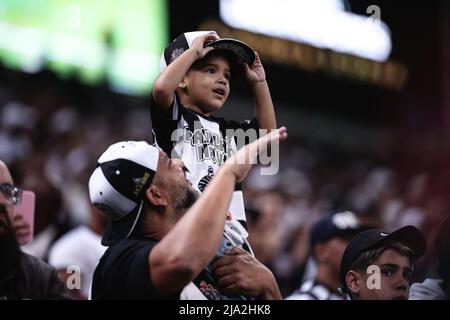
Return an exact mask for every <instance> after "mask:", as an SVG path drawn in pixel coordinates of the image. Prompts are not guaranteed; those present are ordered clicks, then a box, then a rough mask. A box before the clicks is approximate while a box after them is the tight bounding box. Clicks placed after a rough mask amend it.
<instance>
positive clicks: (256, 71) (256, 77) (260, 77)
mask: <svg viewBox="0 0 450 320" xmlns="http://www.w3.org/2000/svg"><path fill="white" fill-rule="evenodd" d="M244 72H245V78H246V79H247V81H248V82H250V83H256V82H264V81H266V72H265V71H264V67H263V65H262V63H261V59H260V58H259V54H258V52H255V62H254V63H253V64H252V65H251V66H249V65H248V64H247V63H244Z"/></svg>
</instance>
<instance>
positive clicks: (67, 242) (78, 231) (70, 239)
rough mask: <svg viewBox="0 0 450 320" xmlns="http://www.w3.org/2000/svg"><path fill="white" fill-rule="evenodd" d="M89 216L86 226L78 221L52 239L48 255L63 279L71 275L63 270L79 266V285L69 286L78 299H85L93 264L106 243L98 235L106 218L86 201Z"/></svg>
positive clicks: (103, 228)
mask: <svg viewBox="0 0 450 320" xmlns="http://www.w3.org/2000/svg"><path fill="white" fill-rule="evenodd" d="M90 216H91V219H90V220H91V221H90V223H89V225H88V226H84V225H81V226H79V227H77V228H75V229H73V230H71V231H69V232H68V233H66V234H65V235H64V236H62V237H61V238H60V239H58V241H56V242H55V243H54V245H53V246H52V248H51V249H50V253H49V259H48V261H49V264H50V265H52V266H53V267H55V268H56V270H57V272H58V276H59V278H60V279H61V280H63V282H64V283H66V281H67V280H68V278H69V276H70V275H71V273H70V272H67V270H68V267H69V266H76V267H77V268H79V270H80V272H81V274H80V275H81V284H80V285H81V288H79V289H77V288H74V289H72V290H70V292H71V293H72V295H73V297H74V298H75V299H78V300H86V299H88V297H89V290H90V287H91V282H92V276H93V275H94V270H95V267H96V266H97V263H98V261H99V260H100V257H101V256H102V255H103V253H104V252H105V250H106V247H104V246H102V245H101V238H102V235H103V233H104V232H105V227H106V222H107V218H106V216H105V215H104V214H103V213H101V212H100V211H99V210H98V209H97V208H96V207H95V206H93V205H90Z"/></svg>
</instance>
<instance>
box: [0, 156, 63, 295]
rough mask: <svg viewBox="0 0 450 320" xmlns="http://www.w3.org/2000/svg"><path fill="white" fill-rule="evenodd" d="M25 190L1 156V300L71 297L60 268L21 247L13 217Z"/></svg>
mask: <svg viewBox="0 0 450 320" xmlns="http://www.w3.org/2000/svg"><path fill="white" fill-rule="evenodd" d="M21 200H22V190H21V189H20V188H19V187H17V186H15V185H14V183H13V180H12V177H11V174H10V172H9V170H8V167H7V166H6V165H5V163H4V162H3V161H1V160H0V261H1V263H0V300H18V299H70V295H69V293H68V292H67V290H66V287H65V286H64V284H63V283H62V282H61V281H60V280H59V279H58V277H57V274H56V271H55V270H54V269H53V268H51V267H50V266H49V265H48V264H46V263H44V262H42V261H40V260H39V259H37V258H35V257H33V256H30V255H28V254H26V253H24V252H22V251H21V250H20V247H19V244H18V242H17V239H16V232H15V227H14V226H13V220H14V216H15V213H16V212H15V211H16V206H17V205H19V204H20V202H21Z"/></svg>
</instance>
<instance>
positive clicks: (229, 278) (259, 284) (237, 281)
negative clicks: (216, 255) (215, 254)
mask: <svg viewBox="0 0 450 320" xmlns="http://www.w3.org/2000/svg"><path fill="white" fill-rule="evenodd" d="M225 254H226V255H225V256H223V257H222V258H220V259H218V260H217V261H216V262H214V264H213V265H212V267H213V272H214V275H215V276H216V278H217V286H218V287H219V289H220V290H221V291H222V292H224V293H228V294H243V295H247V296H251V297H255V298H260V299H281V294H280V291H279V289H278V286H277V283H276V281H275V278H274V276H273V274H272V272H271V271H270V270H269V269H268V268H267V267H266V266H264V265H263V264H262V263H261V262H259V261H258V260H257V259H256V258H255V257H253V256H252V255H250V254H249V253H248V252H247V251H245V250H243V249H241V248H238V247H235V248H233V249H230V250H227V251H226V252H225Z"/></svg>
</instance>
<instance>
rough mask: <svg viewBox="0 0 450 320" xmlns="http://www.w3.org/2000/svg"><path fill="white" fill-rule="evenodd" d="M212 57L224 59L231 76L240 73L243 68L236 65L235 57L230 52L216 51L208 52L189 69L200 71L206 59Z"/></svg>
mask: <svg viewBox="0 0 450 320" xmlns="http://www.w3.org/2000/svg"><path fill="white" fill-rule="evenodd" d="M214 56H220V57H224V58H225V59H226V60H227V61H228V63H229V65H230V73H231V75H232V76H234V75H236V74H241V73H242V71H243V67H242V65H241V64H239V63H238V61H237V59H236V56H235V55H233V54H232V53H231V52H230V51H228V50H223V49H216V50H212V51H210V52H208V54H207V55H206V56H204V57H203V58H202V59H199V60H197V61H195V62H194V63H193V64H192V66H191V67H190V68H189V69H194V70H200V69H201V68H203V67H204V66H205V64H206V61H207V59H208V58H210V57H214Z"/></svg>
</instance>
